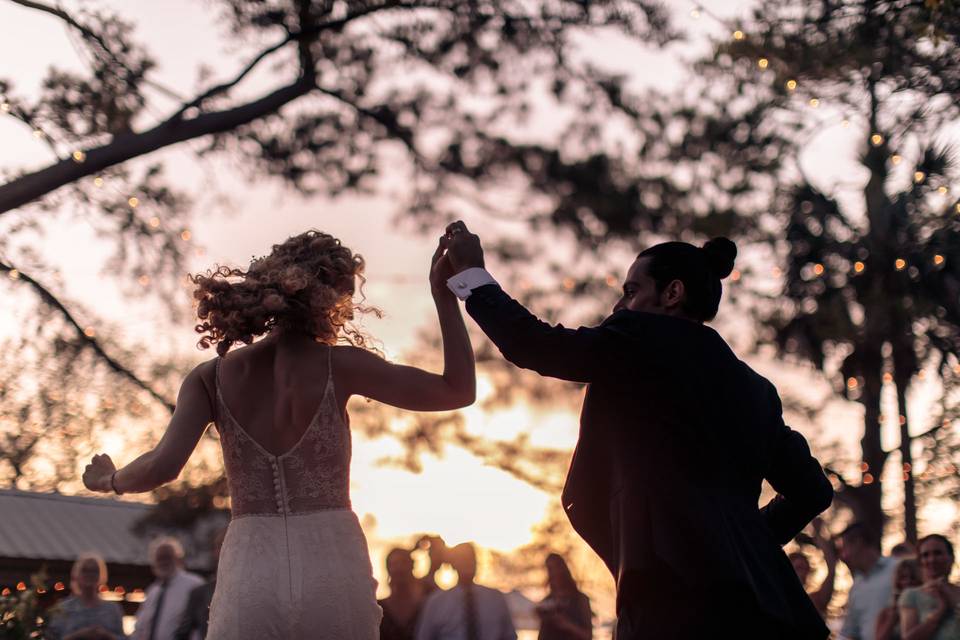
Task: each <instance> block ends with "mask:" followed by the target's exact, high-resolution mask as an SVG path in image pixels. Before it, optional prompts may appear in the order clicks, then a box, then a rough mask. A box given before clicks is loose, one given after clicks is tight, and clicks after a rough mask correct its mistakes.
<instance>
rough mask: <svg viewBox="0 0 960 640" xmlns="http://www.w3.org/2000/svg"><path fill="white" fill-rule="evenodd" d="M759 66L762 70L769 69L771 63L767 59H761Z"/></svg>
mask: <svg viewBox="0 0 960 640" xmlns="http://www.w3.org/2000/svg"><path fill="white" fill-rule="evenodd" d="M757 66H758V67H760V68H761V69H766V68H767V67H769V66H770V61H769V60H767V59H766V58H760V59H759V60H757Z"/></svg>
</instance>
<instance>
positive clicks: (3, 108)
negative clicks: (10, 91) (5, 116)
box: [0, 102, 10, 113]
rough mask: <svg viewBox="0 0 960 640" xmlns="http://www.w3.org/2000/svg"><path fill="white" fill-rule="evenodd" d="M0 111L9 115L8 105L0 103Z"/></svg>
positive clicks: (7, 103)
mask: <svg viewBox="0 0 960 640" xmlns="http://www.w3.org/2000/svg"><path fill="white" fill-rule="evenodd" d="M0 111H3V112H4V113H10V103H9V102H0Z"/></svg>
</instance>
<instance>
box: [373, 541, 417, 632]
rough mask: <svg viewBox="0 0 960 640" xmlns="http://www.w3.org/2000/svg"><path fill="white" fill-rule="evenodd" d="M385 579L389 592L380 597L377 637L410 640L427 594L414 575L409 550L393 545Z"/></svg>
mask: <svg viewBox="0 0 960 640" xmlns="http://www.w3.org/2000/svg"><path fill="white" fill-rule="evenodd" d="M387 581H388V584H389V585H390V595H389V597H387V598H384V599H383V600H380V601H379V604H380V607H381V608H382V609H383V618H382V619H381V620H380V640H413V637H414V634H415V633H416V630H417V620H418V619H419V617H420V609H421V607H422V606H423V602H424V600H425V597H426V596H425V594H424V589H423V586H422V585H421V584H420V581H419V580H417V578H416V577H415V576H414V575H413V558H412V557H411V556H410V552H409V551H408V550H406V549H400V548H396V549H391V550H390V553H388V554H387Z"/></svg>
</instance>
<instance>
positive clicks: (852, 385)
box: [847, 378, 860, 390]
mask: <svg viewBox="0 0 960 640" xmlns="http://www.w3.org/2000/svg"><path fill="white" fill-rule="evenodd" d="M859 384H860V383H859V382H857V379H856V378H847V389H850V390H853V389H856V388H857V386H858V385H859Z"/></svg>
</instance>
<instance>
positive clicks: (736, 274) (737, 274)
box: [730, 269, 743, 282]
mask: <svg viewBox="0 0 960 640" xmlns="http://www.w3.org/2000/svg"><path fill="white" fill-rule="evenodd" d="M742 275H743V274H741V273H740V270H739V269H734V270H733V271H731V272H730V279H731V280H733V281H734V282H739V281H740V278H741V277H742Z"/></svg>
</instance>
